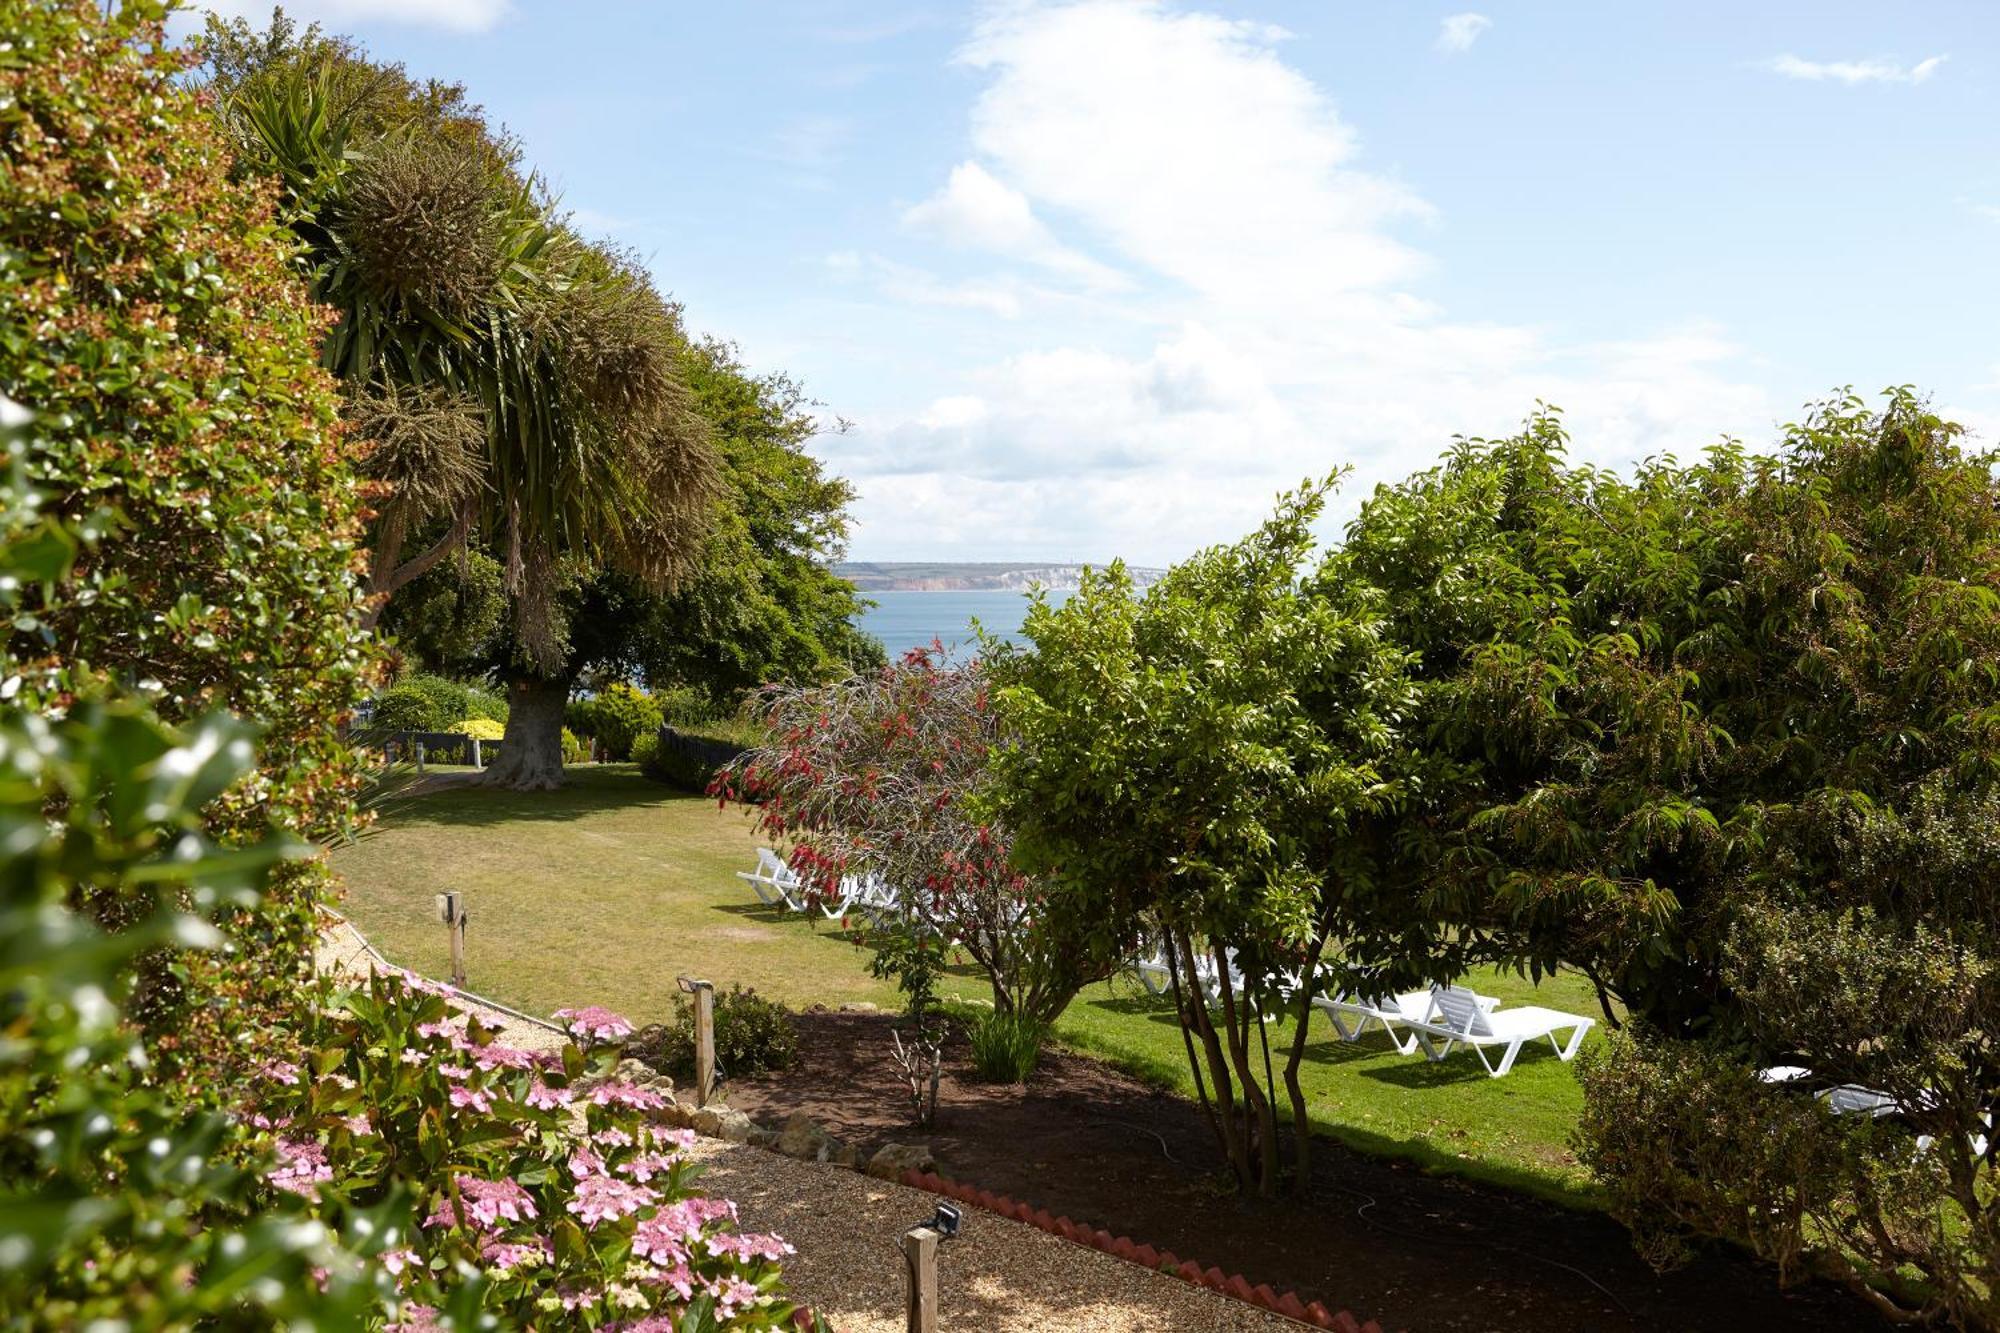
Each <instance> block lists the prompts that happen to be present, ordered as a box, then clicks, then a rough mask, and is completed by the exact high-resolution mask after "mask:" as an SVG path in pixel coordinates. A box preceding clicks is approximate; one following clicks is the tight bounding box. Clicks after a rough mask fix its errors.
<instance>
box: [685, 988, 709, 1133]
mask: <svg viewBox="0 0 2000 1333" xmlns="http://www.w3.org/2000/svg"><path fill="white" fill-rule="evenodd" d="M678 981H679V982H680V987H681V989H682V990H684V991H687V992H688V993H689V994H691V995H693V996H694V1104H695V1107H696V1109H697V1110H699V1109H700V1108H701V1107H704V1106H706V1105H708V1099H709V1097H710V1096H711V1095H712V1094H713V1093H714V1091H715V987H714V986H712V985H710V984H709V983H708V982H706V981H701V980H698V979H696V978H694V977H680V978H678Z"/></svg>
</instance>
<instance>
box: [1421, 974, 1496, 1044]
mask: <svg viewBox="0 0 2000 1333" xmlns="http://www.w3.org/2000/svg"><path fill="white" fill-rule="evenodd" d="M1431 999H1432V1000H1433V1001H1434V1002H1435V1003H1436V1004H1437V1007H1438V1012H1439V1013H1441V1014H1443V1015H1444V1026H1445V1027H1448V1028H1450V1029H1451V1030H1452V1031H1453V1032H1463V1033H1465V1034H1466V1035H1467V1036H1470V1037H1490V1036H1492V1035H1493V1025H1492V1024H1491V1023H1489V1022H1488V1021H1487V1019H1486V1015H1485V1013H1484V1012H1482V1011H1481V1010H1480V1008H1479V997H1478V996H1477V995H1474V994H1473V993H1472V992H1471V991H1469V990H1466V989H1465V988H1464V987H1463V986H1439V987H1437V988H1436V989H1435V990H1433V991H1432V992H1431Z"/></svg>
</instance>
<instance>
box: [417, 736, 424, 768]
mask: <svg viewBox="0 0 2000 1333" xmlns="http://www.w3.org/2000/svg"><path fill="white" fill-rule="evenodd" d="M423 771H424V743H423V742H422V741H418V742H417V772H419V773H421V772H423Z"/></svg>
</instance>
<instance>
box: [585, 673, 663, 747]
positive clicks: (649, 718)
mask: <svg viewBox="0 0 2000 1333" xmlns="http://www.w3.org/2000/svg"><path fill="white" fill-rule="evenodd" d="M579 715H580V716H581V717H582V718H583V719H584V720H585V724H586V726H585V728H579V730H582V731H584V733H585V734H587V735H590V736H594V737H596V738H597V741H598V744H600V745H601V746H603V747H604V755H605V758H607V759H610V760H612V761H614V762H615V761H618V760H623V759H629V758H631V757H632V742H633V741H635V740H637V739H638V738H639V737H641V736H644V735H647V734H648V733H651V732H655V731H658V730H659V729H660V721H661V718H660V706H659V704H658V703H656V702H654V700H653V698H652V697H651V696H650V695H648V694H646V693H645V692H644V691H643V690H640V689H639V688H637V687H636V686H633V685H628V684H626V683H625V682H624V681H619V682H617V683H615V684H613V685H611V686H609V687H607V688H606V689H604V690H602V691H600V692H599V693H598V694H597V695H596V696H595V697H593V698H591V699H588V700H585V701H584V706H583V708H582V709H581V710H580V713H579ZM571 725H572V726H574V725H575V724H574V723H572V724H571Z"/></svg>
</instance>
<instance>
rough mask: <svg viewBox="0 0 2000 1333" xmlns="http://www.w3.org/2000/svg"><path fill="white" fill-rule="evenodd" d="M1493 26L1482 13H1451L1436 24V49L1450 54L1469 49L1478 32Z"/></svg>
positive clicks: (1477, 38)
mask: <svg viewBox="0 0 2000 1333" xmlns="http://www.w3.org/2000/svg"><path fill="white" fill-rule="evenodd" d="M1492 26H1493V20H1492V19H1490V18H1487V17H1486V16H1485V15H1484V14H1453V15H1452V16H1451V17H1450V18H1448V19H1446V20H1445V21H1444V22H1443V23H1441V24H1439V25H1438V35H1437V43H1436V45H1437V49H1438V50H1440V51H1444V52H1447V53H1451V54H1456V53H1458V52H1460V51H1470V50H1471V49H1472V44H1473V43H1474V42H1476V41H1478V40H1479V34H1481V33H1483V32H1485V31H1486V30H1487V29H1488V28H1490V27H1492Z"/></svg>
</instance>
